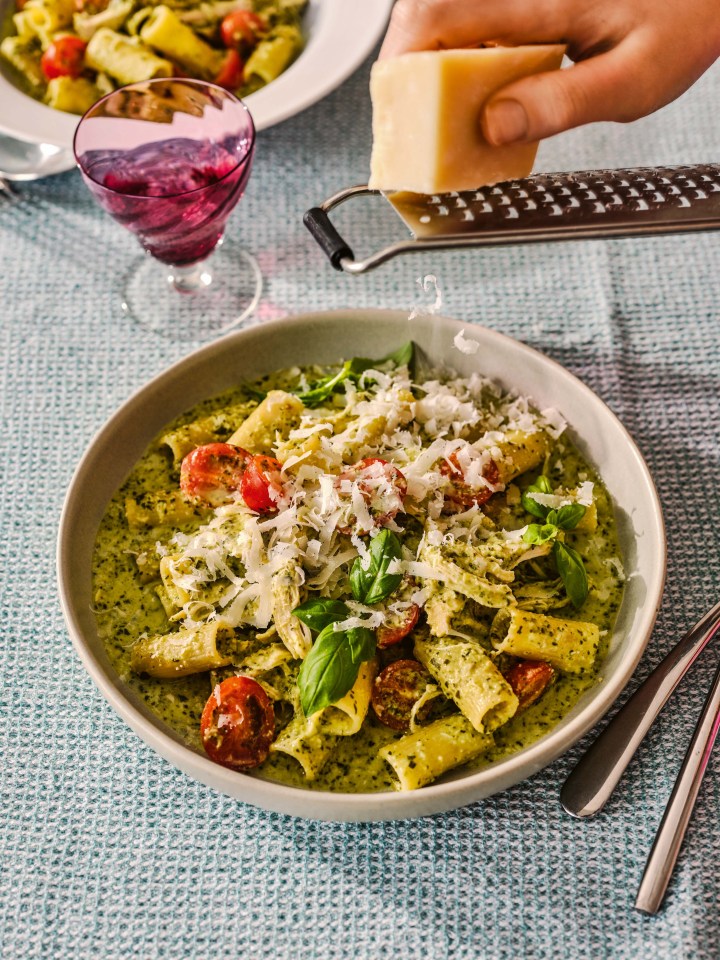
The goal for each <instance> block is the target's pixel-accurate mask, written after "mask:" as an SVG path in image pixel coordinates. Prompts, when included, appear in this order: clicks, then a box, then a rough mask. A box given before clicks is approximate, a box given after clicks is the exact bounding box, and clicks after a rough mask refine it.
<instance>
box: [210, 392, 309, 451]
mask: <svg viewBox="0 0 720 960" xmlns="http://www.w3.org/2000/svg"><path fill="white" fill-rule="evenodd" d="M304 409H305V406H304V404H303V402H302V400H300V399H299V398H298V397H296V396H295V395H294V394H292V393H285V391H283V390H271V391H270V393H268V395H267V396H266V397H265V399H264V400H263V401H262V402H261V403H260V404H259V406H257V407H256V408H255V409H254V410H253V412H252V413H251V414H250V416H249V417H248V418H247V420H245V421H244V422H243V423H242V424H240V426H239V427H238V429H237V430H236V431H235V433H233V435H232V436H231V437H230V439H229V440H228V443H231V444H233V445H235V446H237V447H243V449H245V450H248V451H249V452H250V453H265V454H271V453H272V452H273V449H274V446H275V443H276V440H277V437H278V436H280V438H282V439H283V440H286V439H287V437H288V435H289V433H290V431H291V430H293V429H294V428H295V427H297V426H298V424H299V423H300V417H301V416H302V412H303V410H304Z"/></svg>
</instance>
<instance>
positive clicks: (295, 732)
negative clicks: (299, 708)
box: [270, 713, 339, 780]
mask: <svg viewBox="0 0 720 960" xmlns="http://www.w3.org/2000/svg"><path fill="white" fill-rule="evenodd" d="M338 740H339V737H337V736H335V735H334V734H332V733H327V732H325V731H324V730H323V729H321V726H320V716H319V713H318V714H315V716H312V717H304V716H303V715H302V713H296V714H295V716H294V717H293V719H292V720H291V721H290V723H289V724H288V725H287V726H286V727H285V729H284V730H283V731H282V733H281V734H280V736H279V737H278V738H277V740H275V742H274V743H272V744H270V752H271V753H285V754H287V755H288V756H289V757H292V758H293V760H297V762H298V763H299V764H300V766H301V767H302V768H303V772H304V774H305V778H306V779H307V780H314V779H315V777H317V775H318V774H319V773H320V771H321V770H322V768H323V767H324V766H325V763H326V762H327V760H328V758H329V757H330V754H331V753H332V752H333V750H334V749H335V747H336V745H337V742H338Z"/></svg>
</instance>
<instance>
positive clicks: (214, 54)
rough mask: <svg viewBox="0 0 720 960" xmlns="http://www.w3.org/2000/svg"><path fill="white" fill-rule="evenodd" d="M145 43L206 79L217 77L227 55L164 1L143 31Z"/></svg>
mask: <svg viewBox="0 0 720 960" xmlns="http://www.w3.org/2000/svg"><path fill="white" fill-rule="evenodd" d="M140 38H141V40H142V41H143V43H146V44H147V45H148V46H149V47H153V48H154V49H155V50H159V51H160V53H162V54H164V55H165V56H166V57H169V58H170V60H172V62H173V63H177V64H179V65H180V66H181V67H184V68H185V69H186V70H188V71H192V72H193V73H197V74H198V75H199V76H200V77H202V78H204V79H205V80H214V79H215V77H216V76H217V75H218V73H220V70H221V69H222V65H223V61H224V59H225V55H224V54H223V53H222V52H221V51H219V50H213V48H212V47H211V46H210V45H209V44H207V43H205V41H204V40H201V39H200V37H199V36H198V35H197V34H196V33H195V32H194V31H193V30H192V29H191V28H190V27H188V26H186V25H185V24H184V23H183V22H182V21H181V20H180V19H179V18H178V17H177V15H176V14H175V13H174V12H173V11H172V10H171V9H170V8H169V7H166V6H165V5H164V4H161V5H160V6H159V7H155V9H154V10H153V12H152V13H151V14H150V16H149V17H148V19H147V20H146V21H145V23H144V24H143V26H142V28H141V30H140Z"/></svg>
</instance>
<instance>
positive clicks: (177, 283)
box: [168, 260, 212, 293]
mask: <svg viewBox="0 0 720 960" xmlns="http://www.w3.org/2000/svg"><path fill="white" fill-rule="evenodd" d="M168 283H169V284H171V285H172V286H173V287H174V288H175V290H177V291H178V293H198V291H200V290H204V289H205V288H206V287H208V286H210V284H211V283H212V273H211V272H210V269H209V267H208V266H207V264H206V263H205V262H204V261H203V260H200V261H199V262H198V263H189V264H187V266H177V265H174V266H171V267H170V268H169V273H168Z"/></svg>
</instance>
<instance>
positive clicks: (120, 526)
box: [93, 369, 622, 793]
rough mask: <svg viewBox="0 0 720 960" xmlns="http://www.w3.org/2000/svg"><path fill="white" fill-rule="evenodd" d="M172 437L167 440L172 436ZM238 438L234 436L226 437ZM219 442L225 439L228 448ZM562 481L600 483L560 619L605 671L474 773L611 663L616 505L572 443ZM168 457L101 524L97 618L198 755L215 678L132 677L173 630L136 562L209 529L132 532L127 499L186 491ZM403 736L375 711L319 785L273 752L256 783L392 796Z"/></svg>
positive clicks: (546, 724) (547, 698) (516, 725)
mask: <svg viewBox="0 0 720 960" xmlns="http://www.w3.org/2000/svg"><path fill="white" fill-rule="evenodd" d="M298 373H299V371H298V370H297V369H294V370H289V371H285V373H284V374H279V375H276V376H273V377H272V378H264V379H263V380H261V381H258V382H257V384H255V385H254V386H256V387H257V388H259V389H262V390H267V389H271V388H280V389H282V388H283V387H286V388H287V386H288V385H289V384H290V383H291V382H296V381H297V376H298ZM251 396H252V393H251V392H250V393H249V392H246V391H245V390H244V389H242V388H238V389H236V390H232V391H228V392H226V393H224V394H222V395H221V396H219V397H215V398H213V399H211V400H207V401H205V402H203V403H201V404H199V405H198V406H196V407H194V408H193V409H192V410H190V411H188V412H187V413H186V414H184V415H183V416H181V417H179V418H177V420H175V421H173V423H172V424H169V425H168V428H167V431H169V430H173V429H177V428H178V427H180V426H182V425H184V424H186V423H190V422H193V421H195V420H198V419H200V418H202V417H204V416H207V415H209V414H211V413H212V412H214V411H216V410H222V409H224V408H225V407H227V406H229V405H231V404H234V403H238V402H243V401H247V400H248V399H249V398H250V397H251ZM167 431H164V432H167ZM227 435H229V434H226V436H227ZM226 436H225V437H223V436H218V439H220V440H222V439H226ZM560 446H561V454H562V472H561V473H560V471H559V469H558V468H557V467H556V468H553V469H550V470H549V471H547V472H549V475H550V477H551V479H555V481H556V482H557V483H560V481H561V480H562V484H563V486H565V487H566V488H570V487H573V486H574V485H575V484H576V483H578V482H580V480H584V479H586V480H592V481H593V482H594V483H595V491H594V492H595V498H596V503H597V508H598V528H597V531H596V532H595V533H594V534H592V541H593V550H592V552H591V553H590V554H588V552H587V551H586V549H585V547H586V545H587V540H588V537H586V536H584V535H581V534H576V535H574V537H573V543H574V544H575V546H576V547H577V548H578V549H579V550H580V552H581V553H582V554H583V556H584V558H585V565H586V568H587V571H588V575H589V577H590V579H591V581H592V582H593V584H594V588H595V589H594V590H593V591H591V594H590V596H589V597H588V599H587V600H586V601H585V603H584V605H583V607H582V609H581V610H580V611H579V612H576V611H574V610H573V608H572V607H570V606H568V607H564V608H562V609H560V610H552V611H550V614H551V615H552V616H559V617H562V618H563V619H582V620H592V621H593V622H595V623H596V624H598V626H599V627H600V630H601V640H600V647H599V650H598V655H597V658H596V661H595V662H596V668H595V669H594V670H593V671H591V672H587V673H584V674H580V675H571V674H559V675H558V676H557V679H556V680H555V682H554V683H553V684H552V686H551V687H549V689H548V690H547V691H546V692H545V693H544V695H543V696H542V697H541V698H540V700H539V701H538V702H537V703H535V704H533V705H532V706H531V707H530V708H529V709H527V710H526V711H525V712H523V713H521V714H520V715H519V716H516V717H514V718H513V719H511V720H510V721H509V722H507V723H506V724H504V725H503V726H501V727H500V728H498V729H497V730H495V732H494V737H495V746H494V748H493V749H492V750H491V751H489V752H488V753H486V754H484V755H483V756H481V757H479V758H478V759H476V760H474V761H471V763H469V764H467V765H466V769H469V768H472V769H479V768H482V767H484V766H487V765H488V764H490V763H494V762H496V761H498V760H500V759H502V758H503V757H506V756H508V755H510V754H513V753H516V752H518V751H519V750H521V749H523V748H525V747H527V746H529V745H530V744H532V743H533V742H535V741H536V740H538V739H539V738H541V737H542V736H544V735H545V734H546V733H548V732H549V731H550V730H551V729H552V728H553V727H554V726H555V725H556V724H557V723H558V721H559V720H560V719H561V718H562V717H563V716H564V715H565V714H566V713H567V712H568V711H569V710H571V709H572V707H573V706H574V705H575V703H576V702H577V700H578V699H579V697H580V696H581V695H582V693H583V692H584V691H585V690H587V689H589V688H590V687H592V686H593V685H594V684H595V683H596V682H597V667H598V665H599V664H600V663H601V662H602V660H603V658H604V656H605V654H606V652H607V647H608V643H609V639H610V634H611V630H612V625H613V622H614V620H615V616H616V613H617V610H618V607H619V605H620V600H621V597H622V582H621V581H620V579H619V577H618V575H617V573H616V571H615V570H614V568H613V567H612V566H610V565H607V564H604V563H603V560H602V558H607V557H620V548H619V545H618V541H617V533H616V529H615V522H614V518H613V515H612V506H611V503H610V500H609V497H608V494H607V492H606V491H605V488H604V487H603V486H602V484H601V483H600V482H599V480H598V477H597V475H596V474H595V472H594V471H593V470H592V468H590V467H589V465H588V464H587V463H586V461H584V460H583V458H582V457H581V455H580V454H579V452H578V451H577V449H576V448H575V447H574V446H572V445H571V444H570V443H569V441H567V440H565V439H563V440H562V441H561V444H560ZM166 450H167V448H165V447H163V446H162V444H161V443H160V442H159V438H158V440H156V441H155V442H154V443H153V444H152V445H151V447H150V448H149V450H148V451H147V452H146V453H145V454H144V456H143V457H142V458H141V460H140V461H139V463H138V464H137V466H136V467H135V469H134V470H133V472H132V473H131V475H130V476H129V478H128V479H127V480H126V482H125V483H124V484H123V486H122V487H121V489H120V490H119V491H118V492H117V494H116V495H115V497H114V498H113V500H112V501H111V503H110V505H109V507H108V509H107V511H106V513H105V516H104V517H103V520H102V522H101V525H100V529H99V532H98V537H97V541H96V546H95V554H94V559H93V590H94V611H95V614H96V619H97V623H98V629H99V632H100V636H101V637H102V639H103V640H104V643H105V646H106V650H107V653H108V656H109V658H110V660H111V662H112V664H113V666H114V668H115V669H116V670H117V672H118V674H119V675H120V677H121V678H122V679H123V680H124V682H126V683H127V684H128V686H129V687H130V688H131V689H132V690H133V691H134V692H135V693H136V694H138V695H139V696H140V697H141V698H142V699H143V700H144V701H145V702H146V704H147V706H148V708H149V709H150V710H151V711H152V712H153V713H154V714H156V715H157V716H158V717H159V718H161V719H162V720H163V721H164V722H165V723H166V724H167V725H168V726H169V727H171V728H172V729H173V730H174V731H176V732H177V733H178V734H180V736H181V737H182V738H183V739H184V740H185V741H186V742H187V743H188V745H189V746H191V747H193V748H195V749H196V750H198V751H199V752H201V753H202V752H203V749H202V745H201V741H200V736H199V721H200V715H201V713H202V710H203V707H204V705H205V703H206V701H207V699H208V697H209V695H210V693H211V690H212V680H211V677H210V674H200V675H197V676H193V677H187V678H180V679H173V680H161V679H156V678H153V677H147V676H137V675H135V674H134V673H132V671H131V670H130V668H129V653H128V649H129V647H130V645H131V644H132V643H133V642H134V640H135V639H136V638H137V637H138V636H140V635H141V634H143V633H146V632H147V633H150V634H157V633H166V632H168V631H169V629H170V624H169V623H168V621H167V617H166V615H165V612H164V610H163V607H162V604H161V603H160V600H159V598H158V596H157V594H156V592H155V587H156V586H157V581H154V582H149V583H142V582H141V580H140V578H139V577H138V572H137V570H138V567H137V564H136V561H135V557H136V556H137V555H138V554H142V553H143V552H144V551H147V550H151V549H152V548H153V547H154V545H155V543H156V542H157V541H159V540H160V541H164V540H166V539H168V538H169V537H170V536H171V535H172V534H173V533H175V532H176V531H177V529H183V530H185V531H190V530H192V529H194V528H195V527H197V526H198V524H199V523H200V521H199V520H198V521H192V522H190V523H189V524H188V525H186V526H185V527H181V528H177V527H174V528H172V529H170V528H162V527H156V528H152V529H141V530H131V529H129V528H128V525H127V522H126V519H125V511H124V502H125V498H126V497H133V498H135V499H139V498H140V497H141V496H142V495H143V494H145V493H149V492H154V491H158V490H169V489H177V484H178V479H179V475H178V471H177V469H176V468H175V467H174V466H173V463H172V460H171V458H170V456H169V454H168V453H167V452H166ZM401 736H402V734H401V733H398V732H396V731H393V730H390V729H388V728H387V727H385V726H383V725H382V724H380V723H379V722H378V721H377V720H376V719H375V717H374V715H373V713H372V710H370V711H369V713H368V717H367V718H366V720H365V723H364V725H363V728H362V730H361V731H360V732H359V733H358V734H356V735H355V736H352V737H341V738H340V740H339V743H338V745H337V747H336V748H335V750H334V752H333V754H332V756H331V757H330V759H329V760H328V761H327V763H326V764H325V766H324V767H323V769H322V771H321V773H320V774H319V775H318V777H317V778H316V779H315V780H314V781H307V780H306V779H305V776H304V774H303V771H302V769H301V767H300V765H299V764H298V763H297V762H296V761H295V760H294V759H292V758H291V757H289V756H287V755H285V754H280V753H271V754H270V756H269V758H268V760H267V761H266V762H265V763H264V764H263V765H262V767H260V768H258V769H257V770H255V771H254V772H253V774H252V775H253V776H258V777H261V778H263V779H268V780H274V781H280V782H282V783H286V784H289V785H292V786H297V787H304V788H309V789H313V790H332V791H336V792H349V793H362V792H378V791H388V790H392V789H393V780H392V777H391V774H390V770H389V768H388V767H387V765H386V764H385V763H384V761H383V760H381V759H380V758H379V757H378V756H377V753H378V750H379V749H380V747H382V746H383V745H384V744H386V743H389V742H391V741H393V740H397V739H399V738H400V737H401Z"/></svg>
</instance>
